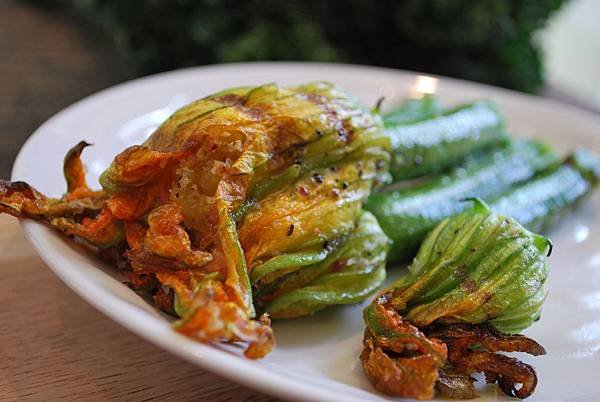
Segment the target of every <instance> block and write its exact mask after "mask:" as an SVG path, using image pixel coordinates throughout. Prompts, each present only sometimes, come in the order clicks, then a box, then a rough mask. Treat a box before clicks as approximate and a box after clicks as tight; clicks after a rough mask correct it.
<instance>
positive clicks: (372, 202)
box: [365, 140, 558, 261]
mask: <svg viewBox="0 0 600 402" xmlns="http://www.w3.org/2000/svg"><path fill="white" fill-rule="evenodd" d="M557 163H558V158H557V156H556V155H555V154H554V152H553V151H552V150H551V149H550V148H549V147H548V146H546V145H544V144H542V143H538V142H533V141H526V140H514V141H513V142H511V143H510V144H509V145H508V146H507V147H506V148H504V149H501V150H498V151H494V152H491V153H487V154H485V155H483V156H480V157H477V158H473V159H472V160H470V161H469V162H467V163H466V164H465V165H464V166H462V167H458V168H455V169H454V170H453V171H452V172H450V173H448V174H446V175H443V176H440V177H438V178H436V179H434V180H432V181H429V182H426V183H424V184H421V185H417V186H415V187H409V188H406V189H399V190H393V191H387V192H379V193H375V194H372V195H371V197H370V198H369V200H368V202H367V204H366V206H365V208H366V209H367V210H369V211H371V212H372V213H373V214H374V215H375V217H377V220H378V221H379V223H380V224H381V227H382V228H383V231H384V232H385V233H386V234H387V235H388V237H390V238H391V239H392V241H393V245H392V247H391V249H390V253H389V256H388V260H389V261H397V260H403V259H407V258H410V257H412V256H413V255H414V252H415V251H416V249H417V248H418V246H419V244H420V243H421V241H422V240H423V239H424V238H425V236H426V235H427V233H428V232H429V231H430V230H431V229H433V228H434V227H435V226H436V225H437V224H438V223H439V222H440V221H441V220H442V219H444V218H447V217H450V216H453V215H455V214H458V213H460V212H461V211H463V210H464V209H466V208H468V205H467V204H465V203H463V202H461V200H462V199H463V198H465V197H481V198H483V199H486V200H488V199H493V198H496V197H498V196H500V195H501V194H502V193H504V192H505V191H506V190H508V189H509V188H510V187H511V186H513V185H515V184H516V183H520V182H523V181H525V180H529V179H531V178H532V177H533V176H534V175H535V174H536V173H537V172H539V171H541V170H544V169H547V168H548V167H550V166H552V165H553V164H557Z"/></svg>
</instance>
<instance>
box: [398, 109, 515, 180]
mask: <svg viewBox="0 0 600 402" xmlns="http://www.w3.org/2000/svg"><path fill="white" fill-rule="evenodd" d="M386 134H387V135H388V136H389V138H390V140H391V143H392V149H393V155H392V163H391V166H390V172H391V174H392V176H393V177H394V180H395V181H398V180H404V179H411V178H415V177H419V176H423V175H427V174H431V173H437V172H441V171H444V170H446V169H448V168H450V167H452V166H455V165H457V164H459V163H461V162H462V161H464V159H465V158H466V157H467V156H468V155H471V154H472V153H473V152H476V151H480V150H483V149H485V148H490V147H493V146H498V145H500V144H503V143H505V142H506V141H507V139H508V135H507V133H506V130H505V124H504V118H503V117H502V115H501V114H500V113H499V112H498V111H497V110H496V108H495V106H494V105H493V103H491V102H489V101H479V102H474V103H471V104H467V105H463V106H460V107H458V108H455V109H452V110H449V111H447V112H445V113H443V114H442V115H439V116H437V117H433V118H430V119H425V120H420V121H417V122H412V123H406V124H397V125H390V124H388V126H387V127H386Z"/></svg>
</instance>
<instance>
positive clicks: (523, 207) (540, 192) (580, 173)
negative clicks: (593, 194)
mask: <svg viewBox="0 0 600 402" xmlns="http://www.w3.org/2000/svg"><path fill="white" fill-rule="evenodd" d="M599 179H600V159H599V158H598V156H597V155H594V154H593V153H591V152H589V151H586V150H577V151H576V152H575V153H573V155H572V156H571V157H570V158H569V159H568V160H567V161H566V162H565V163H564V164H563V165H561V166H558V167H556V168H555V169H551V170H550V171H548V172H546V173H543V174H541V175H539V176H538V177H536V178H534V179H533V180H531V181H528V182H526V183H524V184H522V185H518V186H516V187H515V188H514V189H511V190H510V191H509V192H508V193H506V194H504V195H502V196H501V197H499V198H497V199H495V200H494V201H492V202H491V204H490V207H491V208H492V210H493V211H494V212H497V213H499V214H503V215H507V216H511V217H512V218H514V219H516V220H517V221H518V222H519V223H521V224H522V225H523V226H525V227H527V228H528V229H529V230H533V231H536V232H538V231H541V230H545V229H547V228H548V227H549V226H550V225H551V224H552V223H554V222H555V221H556V220H557V219H558V218H559V217H560V215H561V212H563V211H564V210H565V209H566V208H567V207H569V206H571V205H573V204H575V203H576V202H577V201H579V200H580V199H581V198H582V197H584V196H585V195H586V194H588V193H589V192H590V190H591V189H592V187H593V186H594V184H596V183H597V182H598V180H599Z"/></svg>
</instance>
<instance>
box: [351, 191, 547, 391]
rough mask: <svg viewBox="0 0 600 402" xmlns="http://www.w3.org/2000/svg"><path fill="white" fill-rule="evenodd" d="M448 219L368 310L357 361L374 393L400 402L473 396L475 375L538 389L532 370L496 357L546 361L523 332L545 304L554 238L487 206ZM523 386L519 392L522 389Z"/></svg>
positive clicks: (505, 386) (506, 386)
mask: <svg viewBox="0 0 600 402" xmlns="http://www.w3.org/2000/svg"><path fill="white" fill-rule="evenodd" d="M474 204H475V205H474V207H473V208H472V209H471V210H469V211H467V212H464V213H462V214H460V215H458V216H456V217H454V218H449V219H446V220H444V221H442V222H441V223H440V224H439V225H438V226H437V227H436V228H435V229H434V230H433V231H432V232H431V233H430V234H429V235H428V236H427V238H426V240H425V242H424V243H423V245H422V246H421V248H420V250H419V252H418V254H417V256H416V257H415V259H414V261H413V263H412V264H411V266H410V267H409V273H408V275H406V276H404V277H402V278H401V279H399V280H398V281H397V282H396V283H394V284H393V285H392V286H391V287H390V288H389V289H388V290H386V291H384V292H383V293H381V294H380V295H379V297H378V298H377V299H376V300H375V301H374V302H373V303H372V304H371V305H370V306H368V307H367V308H366V309H365V312H364V318H365V323H366V325H367V329H366V332H365V339H364V346H365V349H364V351H363V353H362V355H361V361H362V363H363V367H364V369H365V373H366V374H367V376H368V377H369V378H370V379H371V380H372V382H373V384H374V386H375V387H376V388H377V389H379V390H380V391H382V392H385V393H390V394H394V395H400V396H406V397H413V398H417V399H431V398H432V397H433V396H434V390H435V388H434V387H435V385H436V383H437V388H438V390H440V391H442V392H443V393H444V394H445V395H447V396H453V397H473V396H474V395H475V393H474V389H473V387H472V381H473V380H472V379H471V377H470V374H471V373H473V372H477V371H483V372H484V373H485V375H486V380H487V381H488V382H497V383H498V384H499V385H500V388H501V389H502V390H503V391H504V392H505V393H507V394H508V395H510V396H517V397H520V398H525V397H527V396H529V395H531V393H532V392H533V391H534V389H535V385H536V382H537V379H536V377H535V371H534V370H533V368H532V367H531V366H528V365H526V364H524V363H522V362H519V361H518V360H516V359H513V358H509V357H506V356H504V355H500V354H496V353H495V352H497V351H522V352H528V353H530V354H534V355H538V354H543V353H544V349H543V348H542V347H541V346H540V345H538V344H537V343H535V342H534V341H533V340H531V339H528V338H525V337H524V336H520V335H505V334H504V333H503V332H506V333H515V332H518V331H520V330H522V329H524V328H526V327H528V326H529V325H531V324H532V323H533V322H534V321H536V320H537V319H538V318H539V316H540V312H541V307H542V303H543V301H544V299H545V298H546V295H547V292H548V288H547V278H548V266H547V263H546V256H547V255H549V253H550V251H551V249H552V245H551V243H550V241H549V240H548V239H547V238H545V237H543V236H540V235H537V234H534V233H532V232H530V231H528V230H526V229H525V228H523V227H522V226H521V225H520V224H519V223H517V222H516V221H515V220H513V219H512V218H507V217H505V216H502V215H498V214H495V213H493V212H491V211H490V209H489V208H488V207H487V205H485V204H484V203H483V202H482V201H479V200H475V201H474ZM517 384H521V385H517Z"/></svg>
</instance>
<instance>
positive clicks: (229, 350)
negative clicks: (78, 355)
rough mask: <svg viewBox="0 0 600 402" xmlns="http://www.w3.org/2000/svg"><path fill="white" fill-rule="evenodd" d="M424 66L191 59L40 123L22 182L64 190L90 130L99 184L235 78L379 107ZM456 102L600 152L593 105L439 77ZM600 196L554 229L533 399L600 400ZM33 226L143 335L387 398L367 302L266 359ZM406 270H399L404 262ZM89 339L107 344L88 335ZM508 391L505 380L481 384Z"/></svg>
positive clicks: (211, 356) (348, 395)
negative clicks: (173, 316) (371, 374)
mask: <svg viewBox="0 0 600 402" xmlns="http://www.w3.org/2000/svg"><path fill="white" fill-rule="evenodd" d="M416 79H417V74H414V73H409V72H400V71H395V70H387V69H379V68H372V67H359V66H345V65H328V64H301V63H257V64H234V65H223V66H213V67H202V68H193V69H188V70H181V71H175V72H170V73H165V74H159V75H156V76H152V77H147V78H142V79H139V80H135V81H131V82H128V83H125V84H122V85H118V86H116V87H113V88H110V89H107V90H105V91H102V92H100V93H98V94H96V95H93V96H90V97H88V98H86V99H84V100H82V101H80V102H78V103H76V104H74V105H73V106H70V107H68V108H67V109H65V110H64V111H62V112H61V113H59V114H57V115H56V116H54V117H53V118H52V119H50V120H49V121H48V122H46V123H45V124H44V125H42V126H41V127H40V128H39V129H38V130H37V131H36V132H35V133H34V134H33V135H32V136H31V138H30V139H29V140H28V141H27V143H26V144H25V146H24V147H23V149H22V150H21V152H20V154H19V156H18V158H17V160H16V162H15V166H14V169H13V175H12V177H13V180H26V181H28V182H29V183H31V184H33V185H34V186H36V187H37V188H38V189H40V190H41V191H43V192H45V193H47V194H50V195H55V196H59V195H60V194H61V193H62V192H63V191H64V188H65V185H64V182H63V178H62V174H61V166H62V158H63V156H64V154H65V151H66V150H67V149H68V148H69V147H71V146H73V145H74V144H76V143H77V142H78V141H80V140H82V139H85V140H87V141H89V142H92V143H94V144H95V146H94V147H90V148H88V149H86V151H85V153H84V160H85V162H86V164H87V167H88V176H89V179H90V182H91V183H95V182H96V181H97V178H98V175H99V173H100V172H102V170H104V168H105V167H106V166H107V165H108V163H109V162H110V160H111V159H112V157H113V156H114V155H115V154H117V153H118V152H119V151H121V150H122V149H123V148H125V147H126V146H128V145H131V144H135V143H139V142H141V141H142V140H144V139H145V138H146V136H148V135H149V133H150V132H151V131H152V130H153V129H154V128H155V127H156V126H157V125H158V124H159V123H160V122H162V121H163V120H164V119H165V118H166V117H168V116H169V115H170V114H171V113H172V112H173V111H174V110H175V109H176V108H177V107H179V106H181V105H183V104H185V103H187V102H189V101H192V100H194V99H197V98H199V97H202V96H204V95H208V94H210V93H212V92H215V91H218V90H221V89H223V88H227V87H234V86H239V85H244V84H260V83H265V82H277V83H280V84H292V83H302V82H307V81H312V80H330V81H333V82H336V83H338V84H340V85H342V86H343V87H344V88H345V89H346V90H348V91H350V92H351V93H353V94H355V95H357V96H358V97H360V98H361V99H362V100H363V101H364V103H365V104H367V105H373V104H374V103H375V101H376V99H377V98H378V97H380V96H381V95H385V96H387V98H388V101H387V102H388V104H392V103H393V102H394V101H398V100H399V99H401V98H402V97H403V96H404V95H405V94H406V93H407V91H409V90H410V89H411V88H412V87H413V86H414V83H415V80H416ZM437 92H438V94H439V96H440V98H441V99H442V101H444V102H445V103H446V104H452V103H456V102H460V101H467V100H473V99H477V98H490V99H493V100H494V101H496V102H497V103H498V104H499V106H500V108H501V110H502V111H503V112H504V113H505V114H506V115H507V117H508V121H509V125H510V127H511V129H512V131H513V132H514V133H518V134H519V135H526V136H535V137H542V138H544V139H546V140H547V141H549V142H550V143H552V144H553V145H554V146H555V147H556V148H557V149H559V150H560V151H561V152H565V153H566V152H567V151H569V150H570V149H572V148H573V147H575V146H577V145H584V146H586V147H589V148H593V149H595V150H596V151H600V119H599V118H598V117H597V116H595V115H593V114H590V113H587V112H584V111H581V110H578V109H575V108H572V107H569V106H567V105H563V104H560V103H556V102H552V101H548V100H543V99H540V98H536V97H532V96H527V95H522V94H518V93H515V92H510V91H506V90H502V89H498V88H493V87H489V86H483V85H478V84H473V83H468V82H464V81H459V80H454V79H448V78H440V80H439V82H438V86H437ZM599 201H600V194H599V193H596V194H595V195H594V196H593V197H591V198H590V199H588V200H587V201H586V203H585V204H584V205H582V206H581V207H580V208H579V209H578V211H577V212H576V213H573V214H571V215H570V216H569V217H568V218H567V219H565V220H564V221H563V222H562V223H561V224H560V225H559V226H558V227H556V228H555V229H554V230H553V232H552V233H551V237H552V238H553V240H554V243H555V252H554V253H553V255H552V257H551V258H550V266H551V270H552V273H551V279H550V281H551V292H550V297H549V300H548V301H547V303H546V305H545V307H544V313H543V315H542V320H541V321H539V322H538V323H536V324H535V325H534V326H533V327H531V328H529V329H528V330H527V331H526V333H527V334H528V335H530V336H532V337H533V338H534V339H536V340H538V341H539V342H541V343H542V344H543V345H544V346H545V347H546V348H547V350H548V354H547V355H546V356H543V357H539V358H529V357H524V360H526V361H529V362H532V363H533V364H534V365H535V367H536V368H537V370H538V374H539V386H538V389H537V391H536V393H535V394H534V396H533V397H532V399H535V400H544V401H549V400H577V401H597V400H600V382H598V378H599V377H598V373H600V248H599V247H598V246H599V244H600V243H599V240H600V203H599ZM23 228H24V230H25V233H26V235H27V237H28V238H29V239H30V240H31V242H32V243H33V245H34V247H35V248H36V250H37V251H38V252H39V254H40V255H41V257H42V258H43V259H44V260H45V261H46V263H47V264H48V266H49V267H50V268H51V269H52V270H53V271H54V272H55V273H56V274H57V275H58V276H59V277H60V278H61V279H62V280H63V281H64V282H65V283H66V284H67V285H68V286H70V287H71V288H72V289H73V290H74V291H75V292H77V293H78V294H79V295H80V296H81V297H83V298H84V299H85V300H87V301H88V302H90V303H91V304H93V305H94V306H96V307H97V308H98V309H99V310H101V311H102V312H104V313H105V314H106V315H108V316H109V317H111V318H112V319H114V320H115V321H117V322H119V323H121V324H122V325H124V326H125V327H127V328H129V329H130V330H131V331H133V332H135V333H137V334H138V335H139V336H141V337H142V338H144V339H146V340H148V341H150V342H152V343H155V344H157V345H159V346H160V347H162V348H164V349H166V350H169V351H170V352H172V353H174V354H176V355H178V356H180V357H182V358H184V359H186V360H188V361H190V362H193V363H195V364H197V365H199V366H201V367H204V368H206V369H209V370H212V371H214V372H216V373H218V374H221V375H223V376H225V377H228V378H230V379H232V380H234V381H238V382H240V383H243V384H245V385H248V386H251V387H254V388H256V389H259V390H261V391H263V392H267V393H271V394H273V395H277V396H280V397H283V398H289V399H303V400H323V401H325V400H327V401H359V400H360V401H365V400H380V399H382V398H385V397H384V396H382V395H380V394H378V393H376V392H375V391H374V390H373V389H372V387H371V386H370V385H369V382H368V381H367V380H366V379H365V377H364V375H363V373H362V369H361V367H360V364H359V362H358V358H357V356H358V354H359V351H360V349H361V338H362V331H363V324H362V321H361V306H348V307H338V308H330V309H328V310H326V311H324V312H322V313H319V314H317V315H315V316H313V317H308V318H301V319H295V320H289V321H282V322H276V323H275V324H274V330H275V334H276V337H277V342H278V345H277V348H276V349H275V351H274V352H273V353H272V354H271V355H269V356H268V357H267V358H265V359H263V360H261V361H250V360H245V359H244V358H242V357H240V355H239V349H238V348H235V347H213V346H207V345H202V344H199V343H195V342H193V341H190V340H188V339H187V338H185V337H183V336H180V335H178V334H177V333H175V332H173V331H172V330H171V329H170V326H169V323H168V322H167V321H166V320H165V319H164V317H163V316H162V315H161V314H160V313H158V312H157V311H156V310H155V309H154V308H153V307H151V306H150V305H148V304H147V303H146V302H144V301H143V300H142V299H141V298H139V297H138V296H137V295H136V294H135V293H134V292H132V291H131V290H129V289H128V288H127V287H126V286H124V285H123V284H121V281H120V278H119V276H118V273H117V272H116V270H115V269H113V268H111V267H109V266H106V265H105V264H103V263H102V262H100V261H99V260H98V259H96V258H95V257H94V256H93V255H92V254H91V253H90V252H88V251H86V250H85V249H83V248H82V247H79V246H78V245H76V244H74V243H73V242H71V241H69V240H66V239H64V238H63V237H62V236H60V235H58V234H57V233H56V232H54V231H52V230H50V229H48V228H47V227H45V226H43V225H41V224H38V223H35V222H31V221H24V222H23ZM396 270H397V269H396ZM90 347H100V346H94V345H90ZM482 395H483V396H484V397H485V398H488V399H493V400H496V399H504V396H503V395H502V394H501V393H499V392H498V391H497V390H496V388H494V387H488V388H486V389H485V390H484V392H483V394H482Z"/></svg>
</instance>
